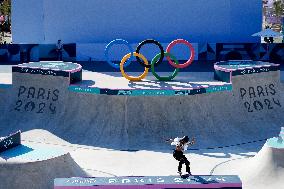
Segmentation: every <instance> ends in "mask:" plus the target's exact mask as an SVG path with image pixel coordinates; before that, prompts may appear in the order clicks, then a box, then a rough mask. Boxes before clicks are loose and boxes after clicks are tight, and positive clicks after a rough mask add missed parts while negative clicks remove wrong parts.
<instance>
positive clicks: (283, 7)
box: [273, 0, 284, 30]
mask: <svg viewBox="0 0 284 189" xmlns="http://www.w3.org/2000/svg"><path fill="white" fill-rule="evenodd" d="M273 8H274V13H275V16H276V18H277V20H279V21H280V23H281V22H282V20H281V18H282V16H283V15H284V3H283V1H282V0H275V1H274V2H273ZM280 23H279V24H277V25H279V27H280V30H281V25H282V24H280ZM282 27H283V26H282Z"/></svg>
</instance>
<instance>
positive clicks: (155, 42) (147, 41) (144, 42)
mask: <svg viewBox="0 0 284 189" xmlns="http://www.w3.org/2000/svg"><path fill="white" fill-rule="evenodd" d="M147 43H153V44H155V45H157V46H158V47H159V49H160V50H161V57H160V58H159V60H158V61H157V62H155V64H154V66H155V67H156V66H157V65H159V64H160V63H162V61H163V59H164V54H165V52H164V49H163V47H162V45H161V44H160V43H159V42H158V41H156V40H154V39H146V40H144V41H142V42H141V43H139V45H138V46H137V48H136V51H135V52H136V53H138V54H139V51H140V49H141V47H142V46H143V45H145V44H147ZM136 60H137V62H139V63H140V64H141V65H142V66H144V67H146V68H151V64H149V65H146V64H144V63H143V62H142V61H141V60H140V58H139V57H138V56H136Z"/></svg>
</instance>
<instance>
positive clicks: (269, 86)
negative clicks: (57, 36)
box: [0, 61, 284, 189]
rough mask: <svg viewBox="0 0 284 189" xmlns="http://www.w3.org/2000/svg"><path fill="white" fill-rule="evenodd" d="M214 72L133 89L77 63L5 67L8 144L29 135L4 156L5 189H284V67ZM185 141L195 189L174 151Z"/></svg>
mask: <svg viewBox="0 0 284 189" xmlns="http://www.w3.org/2000/svg"><path fill="white" fill-rule="evenodd" d="M214 69H215V71H214V73H213V72H180V73H179V74H178V75H177V76H176V77H175V78H174V80H171V81H157V80H156V79H155V78H154V77H153V76H152V75H151V74H149V75H148V76H147V77H146V78H145V79H143V80H142V81H139V82H133V81H128V80H127V79H125V78H124V77H122V76H121V74H120V73H118V72H104V73H98V72H89V71H85V70H83V69H82V66H81V65H79V64H76V63H72V62H62V61H56V62H55V61H47V62H31V63H26V64H19V65H16V66H0V136H3V137H5V136H8V135H9V134H11V133H14V132H16V131H18V130H21V131H22V133H21V144H20V145H18V146H16V147H13V148H11V149H9V150H6V151H3V152H1V153H0V166H1V169H0V170H1V171H0V179H1V184H0V188H1V189H2V188H3V189H6V188H11V189H18V188H24V189H40V188H57V189H59V188H79V187H80V186H79V184H86V183H87V184H89V185H88V186H87V185H85V187H83V186H82V187H80V188H135V187H136V188H139V187H141V188H168V187H171V188H195V187H196V188H206V187H207V188H208V187H209V186H210V187H211V188H214V187H215V188H245V189H256V188H258V189H259V188H263V189H265V188H267V189H268V188H281V187H282V188H283V186H284V182H283V176H284V164H283V162H284V160H283V157H284V151H283V145H282V144H279V143H277V142H275V141H276V139H275V138H273V137H278V135H279V131H280V128H281V126H283V123H284V122H283V121H284V116H283V115H284V111H283V104H284V96H283V83H282V82H281V80H280V74H281V71H280V65H278V64H273V63H268V62H259V61H258V62H254V61H228V62H218V63H216V64H215V65H214ZM129 74H131V75H138V74H139V73H129ZM165 74H167V73H165ZM184 135H188V136H190V137H195V138H196V143H195V144H194V145H193V146H190V147H189V149H188V151H186V152H185V155H186V157H187V158H188V159H189V161H190V166H191V172H192V174H193V176H189V177H188V178H187V179H185V180H186V182H187V183H185V180H184V179H182V180H179V179H181V178H180V177H179V176H177V173H176V171H177V166H178V162H177V161H176V160H175V159H174V158H173V157H172V151H173V148H174V146H170V144H169V143H167V142H166V139H169V138H173V137H182V136H184ZM9 136H10V137H11V135H9ZM269 138H271V139H269ZM6 139H7V137H6ZM268 139H269V140H268ZM3 141H5V140H3ZM2 143H3V145H7V143H5V144H4V142H2ZM2 143H1V140H0V147H1V145H2ZM273 144H275V145H273ZM183 170H184V169H183ZM218 175H219V176H218ZM142 176H143V179H144V180H143V182H142V181H141V182H140V183H139V184H137V183H136V184H135V185H136V186H135V187H134V186H132V185H131V184H132V181H133V182H134V180H135V179H136V180H137V179H138V180H141V177H142ZM71 177H74V179H75V177H76V179H75V180H74V179H73V180H72V179H71ZM176 177H177V178H176ZM209 177H210V178H209ZM68 178H70V179H68ZM84 178H85V180H84ZM131 178H132V180H131ZM225 178H226V179H227V180H226V179H225ZM54 179H55V180H54ZM60 179H63V180H60ZM64 179H65V180H64ZM66 179H67V180H66ZM80 179H81V180H80ZM82 179H83V180H82ZM94 179H97V184H94V183H92V182H93V181H94ZM110 179H114V180H112V181H115V182H113V183H120V184H117V185H110V183H111V182H110ZM123 179H124V180H123ZM210 179H213V181H214V182H213V181H212V180H211V181H212V182H210V183H208V182H209V180H210ZM146 180H147V182H146ZM150 180H151V182H150ZM152 180H155V182H154V181H153V182H152ZM161 180H164V181H165V183H166V184H168V185H167V186H166V185H160V184H161V182H160V183H159V181H161ZM177 180H179V181H181V182H182V183H181V184H179V185H178V184H176V183H177ZM67 181H68V182H69V184H70V183H71V181H72V183H73V184H74V183H75V184H77V185H74V187H72V186H70V185H67V184H66V182H67ZM81 181H82V182H81ZM144 181H145V182H144ZM205 181H206V182H205ZM137 182H138V181H137ZM223 182H224V183H223ZM90 183H91V185H90ZM98 183H99V184H98ZM121 183H122V184H121ZM190 184H191V185H190ZM194 184H198V186H197V185H194ZM214 184H215V185H214ZM222 184H223V185H222ZM226 184H227V185H226ZM130 185H131V186H130Z"/></svg>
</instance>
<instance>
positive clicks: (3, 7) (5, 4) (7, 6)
mask: <svg viewBox="0 0 284 189" xmlns="http://www.w3.org/2000/svg"><path fill="white" fill-rule="evenodd" d="M0 12H1V13H2V14H4V15H8V16H11V0H2V1H1V4H0Z"/></svg>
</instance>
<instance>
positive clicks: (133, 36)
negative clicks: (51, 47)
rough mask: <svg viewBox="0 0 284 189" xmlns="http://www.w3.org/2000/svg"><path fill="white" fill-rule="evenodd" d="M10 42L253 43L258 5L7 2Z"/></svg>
mask: <svg viewBox="0 0 284 189" xmlns="http://www.w3.org/2000/svg"><path fill="white" fill-rule="evenodd" d="M12 23H13V24H12V32H13V43H56V41H57V40H58V39H62V41H63V42H64V43H83V44H85V43H97V44H100V43H108V42H109V41H111V40H113V39H116V38H123V39H126V40H128V41H129V42H130V43H137V42H140V41H142V40H144V39H146V38H154V39H156V40H158V41H160V42H163V43H169V42H170V41H172V40H174V39H177V38H184V39H186V40H188V41H190V42H192V43H202V42H211V43H216V42H219V43H220V42H240V43H241V42H242V43H243V42H257V41H259V38H255V37H251V34H253V33H255V32H257V31H260V30H261V24H262V2H261V1H260V0H12Z"/></svg>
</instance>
